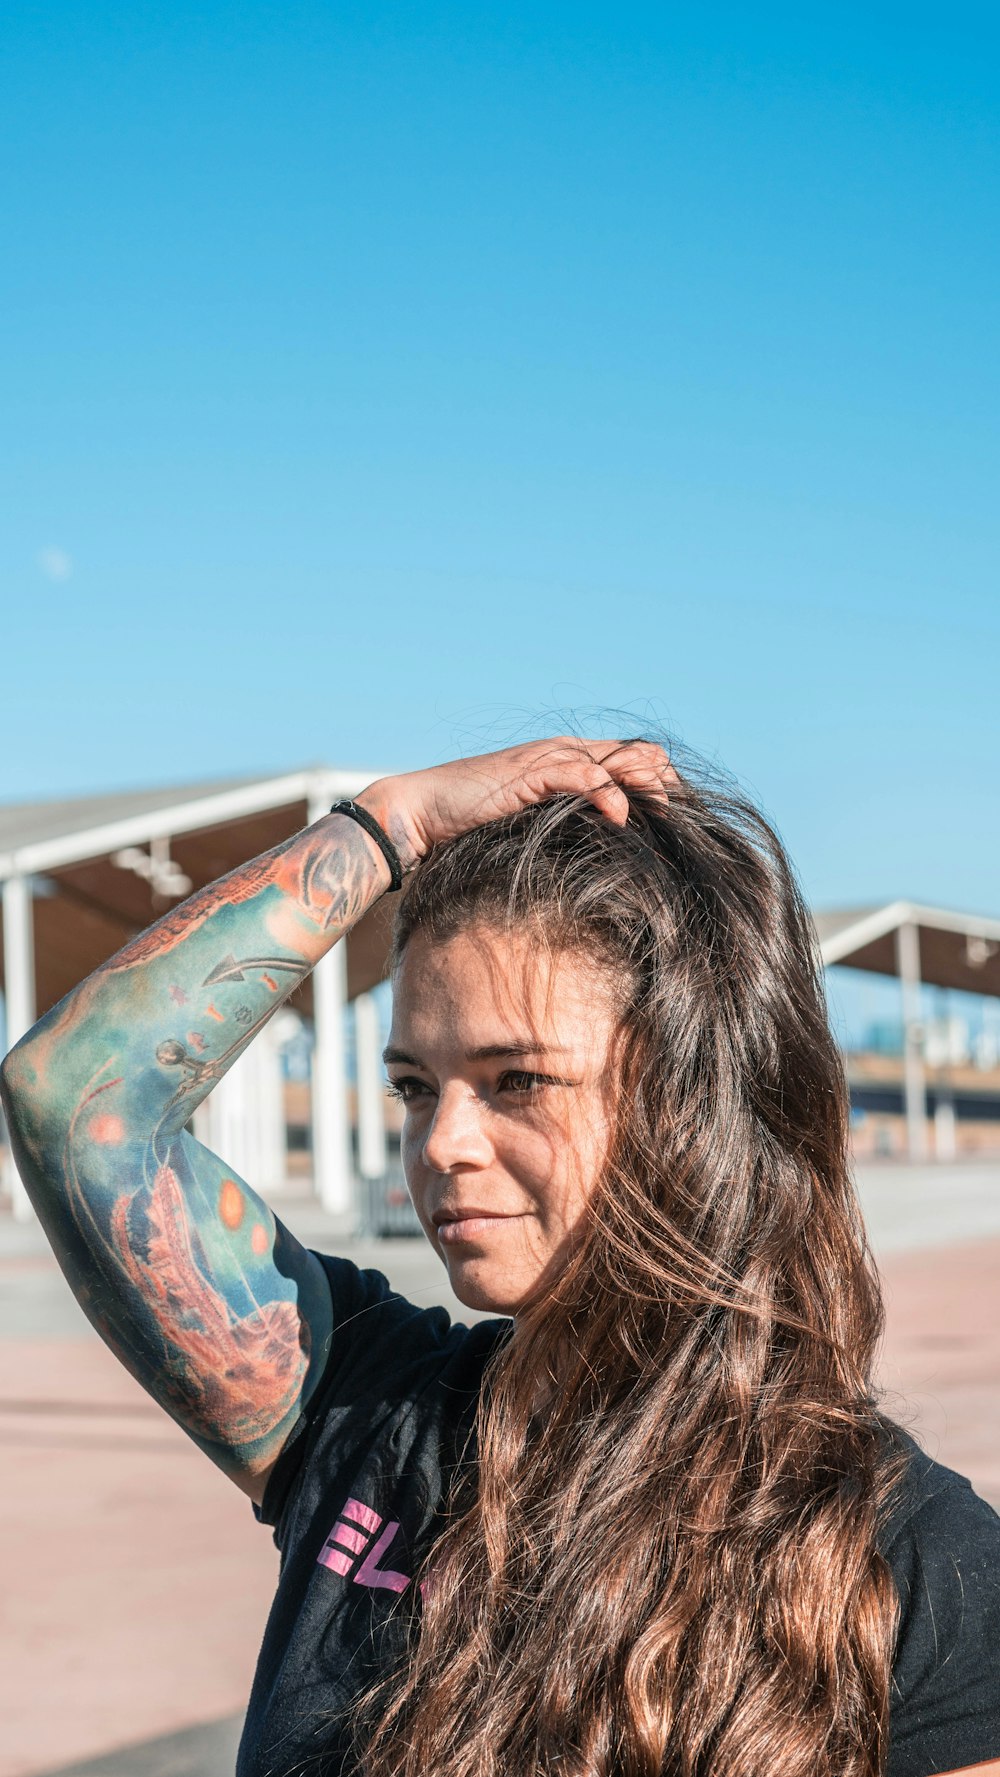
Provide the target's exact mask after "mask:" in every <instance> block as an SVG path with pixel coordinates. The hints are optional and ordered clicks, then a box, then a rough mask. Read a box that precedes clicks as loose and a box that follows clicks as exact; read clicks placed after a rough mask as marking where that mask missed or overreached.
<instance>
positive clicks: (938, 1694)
mask: <svg viewBox="0 0 1000 1777" xmlns="http://www.w3.org/2000/svg"><path fill="white" fill-rule="evenodd" d="M887 1558H888V1560H889V1564H890V1567H891V1568H892V1573H893V1578H894V1580H895V1583H896V1589H897V1591H898V1593H899V1601H900V1626H899V1635H898V1639H897V1645H896V1657H895V1662H894V1665H893V1678H892V1692H891V1714H890V1728H889V1762H888V1777H932V1774H933V1773H936V1772H942V1771H960V1770H962V1769H963V1768H964V1767H965V1766H966V1765H975V1764H981V1763H983V1762H985V1761H986V1760H987V1759H996V1758H1000V1517H998V1516H997V1514H996V1512H995V1511H994V1510H993V1508H992V1507H991V1506H989V1505H987V1503H986V1501H985V1500H983V1499H980V1498H979V1496H978V1494H976V1493H974V1492H973V1490H972V1488H971V1486H970V1485H969V1483H968V1482H967V1481H966V1480H964V1479H963V1478H961V1477H958V1476H949V1481H948V1484H947V1485H946V1486H944V1487H942V1488H941V1489H940V1490H939V1491H937V1492H935V1493H934V1494H932V1495H931V1497H930V1498H929V1499H927V1500H925V1501H924V1503H923V1504H922V1505H921V1507H920V1509H919V1510H918V1511H917V1512H916V1513H915V1514H914V1515H913V1517H912V1518H910V1519H909V1521H908V1522H907V1523H906V1524H905V1525H903V1526H902V1527H901V1529H900V1530H899V1531H898V1533H897V1535H896V1537H895V1538H894V1540H893V1542H892V1544H891V1546H890V1548H889V1549H888V1551H887Z"/></svg>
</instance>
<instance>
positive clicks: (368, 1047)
mask: <svg viewBox="0 0 1000 1777" xmlns="http://www.w3.org/2000/svg"><path fill="white" fill-rule="evenodd" d="M354 1051H355V1056H356V1060H357V1070H358V1171H359V1172H360V1174H361V1176H362V1178H382V1177H383V1176H384V1174H385V1098H384V1094H383V1089H382V1044H381V1041H380V1036H379V1020H378V1005H377V1003H376V1000H375V995H374V994H372V993H359V994H358V997H357V999H356V1000H355V1002H354Z"/></svg>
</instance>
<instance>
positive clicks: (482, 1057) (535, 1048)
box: [382, 1043, 566, 1067]
mask: <svg viewBox="0 0 1000 1777" xmlns="http://www.w3.org/2000/svg"><path fill="white" fill-rule="evenodd" d="M565 1054H566V1050H565V1049H564V1048H562V1047H560V1046H559V1045H556V1044H551V1043H483V1044H481V1045H480V1046H479V1047H478V1048H476V1049H466V1051H465V1059H466V1061H502V1060H510V1059H512V1058H513V1059H514V1060H518V1059H521V1060H523V1058H524V1057H525V1056H526V1055H565ZM382 1060H383V1061H384V1062H385V1063H386V1065H388V1064H389V1063H390V1062H396V1063H401V1064H402V1065H404V1066H406V1067H423V1065H424V1063H423V1062H422V1061H420V1060H418V1058H417V1057H416V1056H415V1055H408V1054H407V1053H406V1051H405V1050H404V1049H394V1048H393V1047H392V1046H391V1044H390V1046H389V1048H388V1049H384V1050H383V1051H382Z"/></svg>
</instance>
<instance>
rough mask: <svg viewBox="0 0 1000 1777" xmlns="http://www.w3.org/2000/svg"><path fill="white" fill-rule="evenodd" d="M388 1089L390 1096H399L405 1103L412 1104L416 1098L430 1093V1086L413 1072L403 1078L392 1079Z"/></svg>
mask: <svg viewBox="0 0 1000 1777" xmlns="http://www.w3.org/2000/svg"><path fill="white" fill-rule="evenodd" d="M388 1090H389V1097H390V1098H398V1099H400V1100H401V1102H402V1103H403V1104H412V1103H413V1101H414V1099H415V1098H421V1097H423V1095H424V1094H425V1093H428V1092H429V1091H430V1087H429V1086H428V1085H427V1084H426V1083H425V1082H424V1081H423V1080H418V1079H417V1078H416V1077H415V1076H414V1075H413V1074H407V1075H405V1076H404V1077H403V1079H401V1080H390V1081H389V1087H388Z"/></svg>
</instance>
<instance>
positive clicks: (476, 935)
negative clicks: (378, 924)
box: [393, 926, 616, 1047]
mask: <svg viewBox="0 0 1000 1777" xmlns="http://www.w3.org/2000/svg"><path fill="white" fill-rule="evenodd" d="M615 1005H616V996H615V990H614V981H613V977H612V976H611V974H610V972H609V971H608V970H607V969H606V968H602V967H600V966H599V965H598V964H596V963H595V962H593V961H592V960H591V959H590V958H588V957H587V956H586V955H585V953H583V952H582V951H578V950H567V949H562V948H560V949H551V948H550V947H549V946H547V945H545V944H544V943H542V942H541V940H540V938H539V937H538V936H537V935H535V934H530V935H529V934H523V935H522V934H518V933H516V932H513V933H507V932H502V931H496V930H495V929H493V928H490V927H482V926H473V927H469V928H468V929H467V930H464V931H461V932H458V933H456V934H455V935H454V936H453V937H450V938H447V939H445V940H435V939H432V938H429V937H428V936H426V934H424V933H423V932H420V931H417V932H415V933H414V934H413V936H412V937H411V939H410V941H409V943H408V944H407V946H406V949H405V950H404V952H403V956H402V959H401V961H400V963H399V966H398V968H397V969H396V973H395V975H394V977H393V1031H394V1033H396V1034H398V1033H399V1032H400V1031H401V1030H402V1029H403V1028H404V1027H405V1028H406V1029H407V1030H408V1031H409V1032H411V1033H413V1034H422V1035H424V1036H425V1038H429V1037H432V1036H442V1037H444V1036H446V1035H448V1034H453V1035H455V1036H456V1037H460V1038H461V1040H462V1042H463V1044H464V1046H466V1047H471V1046H475V1044H477V1043H486V1042H499V1041H502V1040H503V1038H504V1037H511V1038H512V1039H517V1040H519V1041H523V1040H525V1039H526V1038H528V1039H532V1038H533V1039H537V1040H539V1041H547V1042H550V1043H552V1042H556V1041H558V1042H562V1043H564V1044H571V1043H573V1042H574V1041H576V1042H579V1041H580V1040H581V1039H583V1038H585V1037H586V1036H587V1035H588V1033H590V1032H592V1031H593V1028H594V1024H595V1021H596V1022H597V1023H598V1024H599V1025H601V1026H602V1027H603V1026H605V1025H607V1024H608V1023H609V1022H610V1021H611V1019H612V1018H613V1016H614V1011H615Z"/></svg>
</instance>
